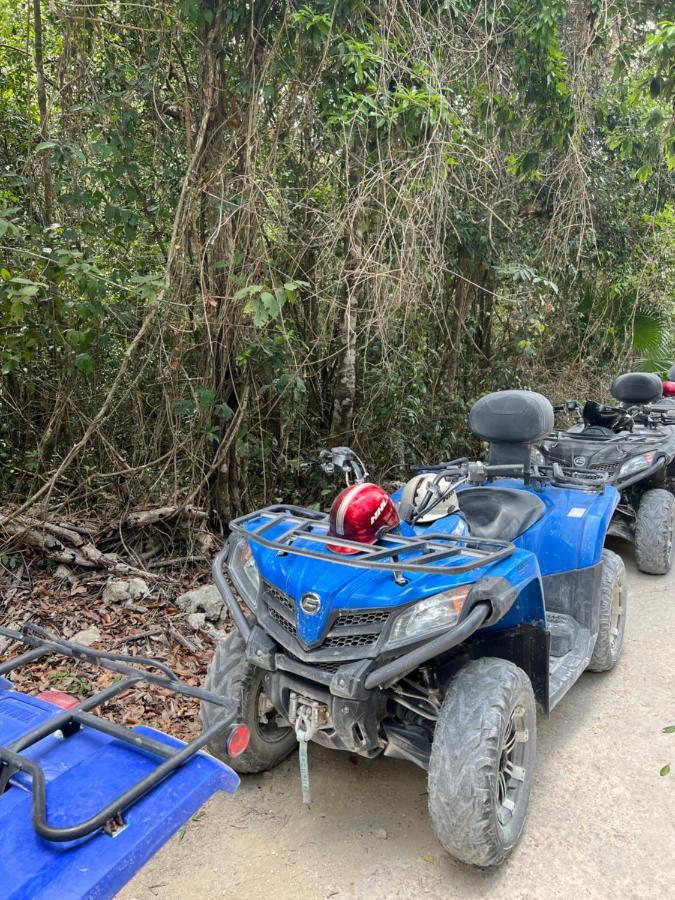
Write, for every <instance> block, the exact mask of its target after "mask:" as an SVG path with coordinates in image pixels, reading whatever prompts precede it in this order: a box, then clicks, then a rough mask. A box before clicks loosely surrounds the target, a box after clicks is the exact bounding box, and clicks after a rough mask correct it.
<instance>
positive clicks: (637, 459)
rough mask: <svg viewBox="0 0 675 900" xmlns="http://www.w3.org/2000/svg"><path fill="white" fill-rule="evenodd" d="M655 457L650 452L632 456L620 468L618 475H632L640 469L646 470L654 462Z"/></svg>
mask: <svg viewBox="0 0 675 900" xmlns="http://www.w3.org/2000/svg"><path fill="white" fill-rule="evenodd" d="M655 455H656V454H655V453H654V451H653V450H652V451H651V452H650V453H641V454H640V455H639V456H634V457H633V458H632V459H629V460H628V461H627V462H625V463H624V464H623V465H622V466H621V469H620V470H619V473H620V474H621V475H632V474H633V473H634V472H639V471H640V470H641V469H647V468H648V467H649V466H651V464H652V463H653V462H654V456H655Z"/></svg>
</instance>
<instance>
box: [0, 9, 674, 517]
mask: <svg viewBox="0 0 675 900" xmlns="http://www.w3.org/2000/svg"><path fill="white" fill-rule="evenodd" d="M665 16H666V7H665V4H664V5H663V8H661V6H660V4H659V3H648V2H643V3H626V2H613V0H585V2H561V0H542V2H540V3H529V2H524V0H504V2H502V3H500V4H492V3H487V2H470V0H455V2H447V0H438V2H434V0H390V2H388V3H380V4H377V3H364V2H360V0H330V2H329V0H308V2H306V3H302V2H298V3H286V2H282V0H257V2H255V3H254V2H240V0H155V2H154V3H143V2H133V3H131V2H125V0H101V2H97V3H88V2H58V0H49V2H47V0H28V2H21V3H15V2H13V0H0V18H1V21H0V120H1V123H2V128H1V130H0V157H1V170H0V171H1V178H2V181H1V184H0V191H1V194H0V207H1V209H0V251H1V254H0V260H1V261H0V333H1V335H2V339H1V341H0V367H1V372H2V375H1V376H0V378H1V381H0V466H1V468H0V483H1V484H2V488H3V494H4V496H5V498H6V499H7V498H14V499H16V500H17V501H25V502H26V503H28V502H34V501H36V500H41V501H45V502H46V501H47V500H49V501H51V502H52V503H53V502H55V501H56V500H57V499H58V500H59V501H60V502H68V503H71V504H77V503H94V502H111V501H114V502H116V503H118V502H122V503H125V502H127V500H128V499H129V498H134V499H136V500H145V499H152V500H156V501H161V500H169V499H171V500H173V501H176V500H178V501H183V502H185V503H188V502H190V503H193V502H198V503H200V504H206V505H208V507H209V509H210V510H212V512H213V515H214V520H215V521H218V520H219V521H221V522H224V521H226V520H227V518H228V517H229V516H231V515H232V514H233V513H236V512H238V511H239V510H240V509H242V507H244V506H247V505H249V504H251V503H253V502H258V501H260V500H263V499H265V500H268V501H269V500H271V499H273V498H275V497H279V496H282V495H283V496H284V497H286V498H292V497H293V496H296V495H297V496H299V495H300V494H301V493H302V491H303V490H304V488H303V485H302V483H301V479H300V478H299V476H298V474H297V472H298V470H297V462H298V461H299V460H300V459H304V458H306V457H308V456H311V455H312V454H313V453H315V451H316V449H317V448H318V447H320V446H322V445H324V444H326V443H327V442H329V441H332V442H340V443H342V442H351V443H353V444H354V445H355V446H356V447H357V448H358V449H359V450H361V451H362V452H363V453H364V454H365V456H366V457H367V458H368V460H369V461H370V462H371V464H372V470H373V472H374V473H376V474H377V475H379V476H385V477H389V478H395V477H397V476H398V475H400V474H402V472H403V469H402V468H401V467H402V466H403V465H404V464H405V463H407V462H410V461H413V460H416V459H420V458H443V457H445V458H447V457H448V456H456V455H457V454H458V452H460V451H462V450H465V449H466V448H467V440H468V438H467V434H466V432H467V429H466V413H467V410H468V408H469V406H470V405H471V403H472V402H473V401H474V400H475V399H476V397H477V396H479V395H480V394H481V392H484V391H486V390H490V389H495V388H501V387H513V386H526V387H531V388H537V389H540V390H542V391H544V392H545V393H548V394H549V395H550V396H551V397H552V398H555V399H560V398H562V397H563V396H570V395H573V396H574V395H576V396H579V397H583V396H585V395H586V394H588V393H589V392H591V393H594V394H595V395H603V396H604V395H606V393H607V387H608V384H609V380H610V375H612V374H617V373H618V372H619V371H620V370H623V369H625V368H626V367H629V366H634V365H644V366H646V367H648V368H652V369H655V370H657V371H662V370H663V369H664V368H665V367H666V362H668V363H671V362H673V361H675V343H674V342H675V333H674V332H675V328H674V326H673V318H674V316H673V313H674V310H675V306H674V303H675V301H674V300H673V294H674V284H675V278H674V273H675V249H674V245H673V234H674V231H675V206H674V205H673V193H672V190H673V170H674V169H675V124H674V123H675V119H674V103H675V73H674V71H673V59H674V57H675V25H674V24H673V23H670V22H668V21H664V18H665Z"/></svg>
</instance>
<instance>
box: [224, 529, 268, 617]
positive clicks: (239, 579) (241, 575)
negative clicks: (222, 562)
mask: <svg viewBox="0 0 675 900" xmlns="http://www.w3.org/2000/svg"><path fill="white" fill-rule="evenodd" d="M227 566H228V568H229V570H230V574H231V575H232V577H233V579H234V581H235V582H236V585H237V587H238V588H239V590H240V591H241V592H242V594H243V595H244V598H245V600H246V602H247V603H248V604H249V605H250V606H255V605H256V600H257V597H258V588H259V587H260V575H259V574H258V567H257V565H256V563H255V559H254V558H253V553H252V552H251V547H250V546H249V543H248V541H247V540H246V538H240V539H239V540H238V541H237V543H236V544H235V545H234V547H233V548H232V550H231V551H230V556H229V558H228V561H227Z"/></svg>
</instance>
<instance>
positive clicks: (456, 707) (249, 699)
mask: <svg viewBox="0 0 675 900" xmlns="http://www.w3.org/2000/svg"><path fill="white" fill-rule="evenodd" d="M470 423H471V427H472V430H473V431H474V433H475V434H476V435H477V436H478V437H480V438H481V439H483V440H485V441H488V442H489V446H490V453H489V460H488V463H487V464H482V463H470V462H467V461H462V460H460V461H454V462H453V463H448V464H443V465H440V466H434V467H431V468H430V469H428V470H426V471H424V472H420V473H418V474H417V475H416V476H415V479H413V483H412V484H411V485H410V484H409V485H407V486H406V487H405V488H403V490H402V491H399V492H397V493H396V494H394V495H393V498H392V499H393V501H394V502H396V503H397V504H398V512H399V516H400V518H401V522H400V525H399V526H398V527H397V528H395V529H393V530H392V529H389V530H386V531H384V532H383V533H381V535H380V536H379V539H378V540H377V541H376V542H375V543H367V544H366V543H360V542H359V541H354V540H350V539H347V538H344V537H340V531H339V529H338V530H337V533H336V530H335V528H334V527H333V525H334V519H333V517H331V518H330V519H329V517H328V516H326V515H324V514H323V513H320V512H317V511H315V510H313V509H304V508H300V507H295V506H285V505H280V506H270V507H267V508H265V509H261V510H258V511H257V512H254V513H251V514H249V515H245V516H243V517H241V518H239V519H236V520H234V521H233V522H232V523H231V531H232V533H231V536H230V538H229V540H228V542H227V544H226V546H225V548H224V549H223V550H222V551H221V552H220V553H219V555H218V556H217V558H216V560H215V562H214V578H215V581H216V584H217V585H218V588H219V590H220V592H221V593H222V596H223V598H224V600H225V602H226V603H227V606H228V609H229V611H230V614H231V617H232V620H233V623H234V630H233V631H232V632H231V633H230V634H228V635H227V637H226V638H225V639H224V640H223V641H222V642H221V643H220V644H219V646H218V647H217V650H216V653H215V655H214V658H213V660H212V663H211V666H210V668H209V672H208V676H207V682H206V686H207V688H208V690H209V691H210V692H211V693H216V694H218V695H220V696H223V697H227V698H231V699H233V700H236V702H237V703H238V706H239V715H240V717H241V720H242V721H243V722H244V723H245V724H247V725H248V727H249V728H250V731H251V740H250V744H249V746H248V749H247V750H246V751H245V752H244V753H242V755H241V756H239V757H238V758H237V759H234V760H232V761H231V763H230V764H231V765H232V766H233V768H235V769H236V770H237V771H238V772H240V773H250V772H261V771H264V770H266V769H270V768H272V767H273V766H275V765H277V764H278V763H279V762H281V760H283V759H284V758H285V757H286V756H288V755H289V754H290V753H291V752H292V751H293V750H294V749H295V747H296V746H298V745H299V750H300V774H301V782H302V787H303V793H304V795H305V800H306V801H308V800H309V799H310V793H309V770H308V765H307V744H308V742H311V741H314V742H316V743H318V744H321V745H323V746H324V747H329V748H333V749H336V750H346V751H348V752H350V753H356V754H360V755H361V756H365V757H368V758H371V757H375V756H378V755H379V754H384V755H385V756H391V757H397V758H399V759H406V760H408V761H410V762H412V763H414V764H416V765H418V766H420V767H421V768H423V769H425V770H426V771H427V772H428V795H429V813H430V816H431V821H432V823H433V827H434V830H435V832H436V834H437V836H438V838H439V840H440V842H441V844H442V845H443V846H444V848H445V849H446V850H447V851H448V852H449V853H450V854H452V855H453V856H454V857H456V858H457V859H459V860H462V861H463V862H466V863H471V864H474V865H478V866H492V865H498V864H500V863H501V862H503V861H504V860H505V859H506V857H508V855H509V854H510V853H511V852H512V851H513V849H514V848H515V846H516V844H517V842H518V840H519V838H520V835H521V833H522V830H523V826H524V823H525V818H526V814H527V808H528V801H529V796H530V791H531V787H532V781H533V776H534V766H535V755H536V735H537V718H536V704H537V703H538V704H539V706H540V708H541V709H542V711H543V712H544V713H546V714H548V713H549V711H550V710H551V709H553V707H554V706H555V705H556V704H557V703H559V702H560V700H561V699H562V697H564V695H565V694H566V692H567V691H568V690H569V689H570V687H571V686H572V685H573V684H574V682H575V681H576V680H577V679H578V678H579V676H580V675H581V674H582V673H583V672H584V671H586V670H591V671H594V672H604V671H607V670H609V669H611V668H612V667H613V666H614V665H615V663H616V662H617V659H618V657H619V654H620V652H621V646H622V642H623V634H624V624H625V616H626V600H627V586H626V576H625V570H624V566H623V562H622V561H621V559H620V558H619V557H618V556H617V555H616V554H614V553H612V552H611V551H609V550H607V549H605V547H604V543H605V536H606V534H607V529H608V526H609V522H610V520H611V518H612V514H613V512H614V509H615V507H616V505H617V502H618V499H619V495H618V492H617V491H616V490H615V489H614V488H613V487H611V486H607V485H606V484H605V479H604V478H602V477H598V476H596V475H592V474H586V475H582V476H578V477H577V476H575V477H566V476H564V474H561V473H559V472H557V471H556V473H554V474H552V475H548V476H544V475H541V474H540V473H539V472H538V471H537V470H536V468H535V467H533V465H532V463H531V459H530V456H531V451H530V448H531V445H532V444H533V443H535V442H537V441H539V440H540V439H541V438H542V437H543V436H544V435H546V434H548V433H549V432H550V431H551V429H552V427H553V408H552V406H551V404H550V403H549V401H548V400H547V399H546V398H545V397H542V396H541V395H540V394H534V393H530V392H527V391H504V392H501V393H497V394H490V395H488V396H486V397H484V398H482V399H481V400H479V401H478V402H477V403H476V404H475V406H474V407H473V409H472V411H471V416H470ZM324 465H325V466H326V467H327V468H328V469H331V468H337V469H343V470H345V471H346V473H347V474H348V476H350V479H348V480H352V482H353V481H354V480H355V481H356V484H357V485H358V483H359V479H362V478H363V477H364V475H365V473H364V472H363V471H362V468H361V467H360V466H359V464H358V460H357V459H356V457H355V456H354V455H353V454H350V452H349V451H348V450H346V449H345V448H338V449H337V450H335V451H333V452H332V453H331V454H329V456H328V459H327V460H324ZM371 487H373V486H372V485H371ZM350 491H351V492H352V493H351V496H355V495H356V494H357V493H358V491H357V489H356V488H354V487H352V488H350ZM350 491H348V492H347V493H350ZM343 493H344V492H343ZM345 504H346V501H340V504H339V507H340V509H339V510H338V512H340V511H342V512H344V507H345ZM381 508H382V504H381V505H380V506H378V508H377V509H376V510H375V512H374V514H373V515H375V516H377V515H379V514H380V512H379V511H380V510H381ZM439 509H440V512H441V514H440V516H439V515H438V514H437V513H438V510H439ZM434 513H436V515H435V514H434ZM371 518H372V517H371ZM338 519H339V516H338ZM338 524H339V522H338ZM336 534H337V536H336ZM220 714H221V713H220V712H219V710H218V708H217V707H216V706H215V705H213V704H211V703H208V702H205V703H203V704H202V718H203V722H204V724H205V726H206V727H210V726H211V725H213V724H214V723H216V722H217V721H218V716H219V715H220ZM210 747H211V750H212V752H213V753H214V754H216V755H217V756H223V755H224V749H225V748H224V746H223V744H222V743H221V742H220V741H219V740H216V741H212V742H211V744H210Z"/></svg>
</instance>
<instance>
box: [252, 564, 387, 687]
mask: <svg viewBox="0 0 675 900" xmlns="http://www.w3.org/2000/svg"><path fill="white" fill-rule="evenodd" d="M264 596H265V607H266V609H267V615H268V616H269V618H270V619H271V620H272V622H274V624H275V625H277V626H279V628H283V630H284V631H285V632H287V634H290V635H292V636H293V637H294V638H296V639H297V637H298V629H297V613H296V608H295V602H294V601H293V599H292V598H291V597H289V596H288V594H284V592H283V591H280V590H279V588H277V587H275V586H274V585H273V584H270V583H269V582H267V581H266V582H265V592H264ZM388 619H389V613H388V612H381V611H373V612H371V611H369V610H362V611H354V612H352V611H351V610H349V611H347V610H345V611H343V612H340V613H338V615H337V616H336V618H335V620H334V622H333V624H332V626H331V627H330V629H329V631H328V633H327V634H326V635H325V636H324V639H323V641H322V642H321V644H320V647H321V649H338V648H342V647H345V648H347V647H372V646H373V644H376V643H377V641H378V639H379V637H380V633H381V631H382V628H383V627H384V625H385V623H386V622H387V620H388ZM378 626H379V627H378ZM359 628H363V629H364V630H363V631H362V632H359V631H358V630H357V629H359ZM355 631H356V633H355ZM345 632H346V633H345ZM317 649H318V648H317ZM313 665H314V663H313ZM331 665H332V664H331ZM336 668H337V665H336ZM326 671H330V670H326Z"/></svg>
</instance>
